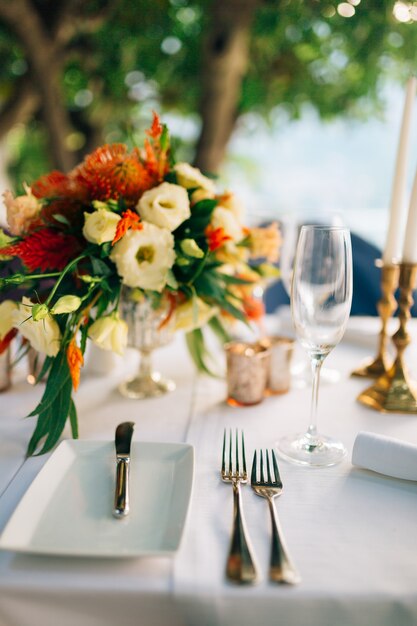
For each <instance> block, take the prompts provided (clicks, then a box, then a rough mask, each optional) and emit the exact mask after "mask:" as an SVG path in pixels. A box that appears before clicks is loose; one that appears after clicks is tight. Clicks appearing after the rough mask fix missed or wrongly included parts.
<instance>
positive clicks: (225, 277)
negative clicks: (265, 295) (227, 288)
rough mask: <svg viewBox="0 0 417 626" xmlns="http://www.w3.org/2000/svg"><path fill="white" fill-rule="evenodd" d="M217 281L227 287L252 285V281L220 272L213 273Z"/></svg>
mask: <svg viewBox="0 0 417 626" xmlns="http://www.w3.org/2000/svg"><path fill="white" fill-rule="evenodd" d="M213 275H215V276H216V278H217V280H219V281H221V282H223V283H226V284H228V285H253V280H247V279H245V278H238V277H237V276H230V274H223V273H222V272H213Z"/></svg>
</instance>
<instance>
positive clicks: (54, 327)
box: [12, 298, 61, 356]
mask: <svg viewBox="0 0 417 626" xmlns="http://www.w3.org/2000/svg"><path fill="white" fill-rule="evenodd" d="M32 306H33V303H32V302H31V301H30V300H29V298H23V299H22V302H21V303H20V304H19V306H18V307H17V308H16V309H15V310H14V311H13V313H12V320H13V326H14V327H15V328H17V329H18V330H19V332H20V334H21V335H23V337H25V338H26V339H27V340H28V341H29V343H30V345H31V346H32V348H34V349H35V350H37V351H38V352H42V354H46V355H47V356H56V355H57V354H58V352H59V348H60V346H61V331H60V330H59V326H58V324H57V322H56V321H55V320H54V318H53V317H52V315H47V316H46V317H45V318H44V319H42V320H39V321H35V320H34V319H33V318H32Z"/></svg>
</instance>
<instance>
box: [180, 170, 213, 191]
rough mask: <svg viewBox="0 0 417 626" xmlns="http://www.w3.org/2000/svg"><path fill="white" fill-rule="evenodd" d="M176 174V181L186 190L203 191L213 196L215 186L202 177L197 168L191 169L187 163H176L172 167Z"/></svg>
mask: <svg viewBox="0 0 417 626" xmlns="http://www.w3.org/2000/svg"><path fill="white" fill-rule="evenodd" d="M174 170H175V172H176V174H177V181H178V182H179V184H180V185H182V187H185V188H186V189H194V188H195V187H196V188H199V189H205V190H206V191H208V192H210V193H212V194H214V193H215V191H216V186H215V184H214V182H213V181H212V180H211V179H210V178H207V176H204V174H202V173H201V172H200V170H199V169H198V168H197V167H192V165H190V164H189V163H177V164H176V165H175V167H174Z"/></svg>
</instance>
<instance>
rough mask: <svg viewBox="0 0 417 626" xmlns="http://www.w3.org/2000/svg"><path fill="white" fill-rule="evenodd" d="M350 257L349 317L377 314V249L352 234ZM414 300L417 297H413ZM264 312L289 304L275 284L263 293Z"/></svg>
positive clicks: (416, 309)
mask: <svg viewBox="0 0 417 626" xmlns="http://www.w3.org/2000/svg"><path fill="white" fill-rule="evenodd" d="M351 238H352V255H353V299H352V309H351V315H378V312H377V308H376V304H377V302H378V300H379V299H380V297H381V290H380V280H381V278H380V269H379V268H377V267H376V266H375V259H379V258H381V252H380V250H379V249H378V248H377V247H376V246H374V245H373V244H372V243H369V242H368V241H365V239H362V238H361V237H359V236H358V235H355V234H353V233H352V235H351ZM416 299H417V298H416ZM265 304H266V311H267V313H272V312H273V311H275V309H276V308H277V307H279V306H282V305H284V304H289V298H288V295H287V293H286V291H285V289H284V287H283V285H282V283H280V282H278V283H275V284H274V285H272V286H271V287H270V288H269V289H268V290H267V292H266V294H265ZM412 315H413V316H414V317H416V316H417V304H414V306H413V308H412Z"/></svg>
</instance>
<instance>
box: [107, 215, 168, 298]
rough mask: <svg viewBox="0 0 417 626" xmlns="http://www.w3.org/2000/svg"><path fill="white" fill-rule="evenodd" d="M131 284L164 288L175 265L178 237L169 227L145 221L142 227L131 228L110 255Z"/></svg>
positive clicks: (119, 271)
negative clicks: (161, 226)
mask: <svg viewBox="0 0 417 626" xmlns="http://www.w3.org/2000/svg"><path fill="white" fill-rule="evenodd" d="M110 258H111V260H112V261H113V262H114V263H115V264H116V267H117V272H118V274H119V276H121V277H122V282H123V284H124V285H127V286H128V287H140V288H141V289H152V290H153V291H162V290H163V288H164V287H165V285H166V282H167V275H168V270H169V269H170V268H171V267H172V266H173V265H174V262H175V252H174V237H173V236H172V235H171V233H170V232H169V231H168V230H166V229H165V228H158V226H154V225H153V224H149V223H148V222H143V229H142V230H129V231H128V232H127V233H126V235H125V236H124V237H123V238H122V239H121V240H120V241H118V242H117V243H116V245H115V246H114V248H113V250H112V253H111V255H110Z"/></svg>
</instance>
